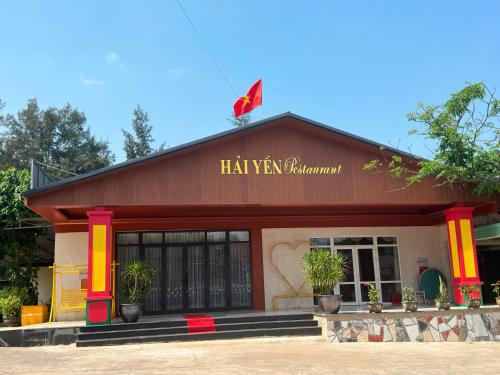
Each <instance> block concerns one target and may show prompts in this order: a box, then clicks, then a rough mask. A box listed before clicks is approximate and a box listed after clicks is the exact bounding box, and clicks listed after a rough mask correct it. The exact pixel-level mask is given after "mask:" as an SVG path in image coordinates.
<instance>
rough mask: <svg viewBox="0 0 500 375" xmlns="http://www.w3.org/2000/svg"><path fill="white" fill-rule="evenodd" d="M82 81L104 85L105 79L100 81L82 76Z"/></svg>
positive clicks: (88, 83)
mask: <svg viewBox="0 0 500 375" xmlns="http://www.w3.org/2000/svg"><path fill="white" fill-rule="evenodd" d="M80 82H81V83H83V84H84V85H87V86H96V85H104V83H105V82H104V81H98V80H95V79H90V78H83V77H82V76H80Z"/></svg>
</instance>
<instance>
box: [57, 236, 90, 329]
mask: <svg viewBox="0 0 500 375" xmlns="http://www.w3.org/2000/svg"><path fill="white" fill-rule="evenodd" d="M55 236H56V243H55V250H54V251H55V253H54V262H55V263H56V265H58V266H60V265H66V264H87V256H88V254H87V251H88V249H87V248H88V233H87V232H78V233H56V235H55ZM63 278H64V279H63V284H64V288H67V289H77V288H80V285H81V284H80V278H79V276H78V274H74V275H64V276H63ZM56 288H57V289H56V290H57V291H58V292H60V290H61V276H58V277H57V279H56ZM58 300H60V299H59V298H58ZM56 318H57V320H58V321H62V320H84V319H85V310H84V309H83V310H75V312H65V313H64V314H57V317H56Z"/></svg>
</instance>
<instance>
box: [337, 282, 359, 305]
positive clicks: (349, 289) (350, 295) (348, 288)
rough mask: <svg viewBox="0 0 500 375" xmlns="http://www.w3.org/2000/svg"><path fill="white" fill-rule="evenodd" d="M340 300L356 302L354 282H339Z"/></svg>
mask: <svg viewBox="0 0 500 375" xmlns="http://www.w3.org/2000/svg"><path fill="white" fill-rule="evenodd" d="M340 294H341V295H342V302H356V291H355V289H354V284H340Z"/></svg>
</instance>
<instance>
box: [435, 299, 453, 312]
mask: <svg viewBox="0 0 500 375" xmlns="http://www.w3.org/2000/svg"><path fill="white" fill-rule="evenodd" d="M436 307H437V309H438V310H449V309H450V308H451V302H450V301H436Z"/></svg>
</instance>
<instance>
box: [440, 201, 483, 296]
mask: <svg viewBox="0 0 500 375" xmlns="http://www.w3.org/2000/svg"><path fill="white" fill-rule="evenodd" d="M473 210H474V209H473V208H471V207H453V208H450V209H448V210H446V211H445V215H446V226H447V228H448V245H449V250H450V267H451V277H452V281H451V286H452V288H453V299H454V303H455V304H457V305H463V304H464V303H465V301H464V298H463V295H462V292H461V290H460V287H462V286H463V285H481V284H482V282H481V280H480V279H479V270H478V265H477V256H476V244H475V240H474V227H473V225H472V212H473ZM476 298H480V295H479V296H476Z"/></svg>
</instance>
